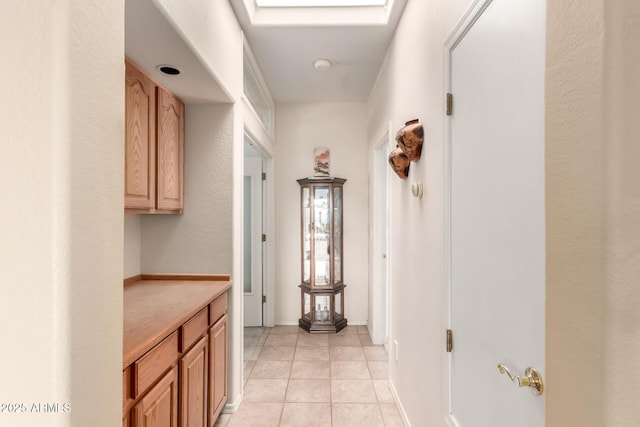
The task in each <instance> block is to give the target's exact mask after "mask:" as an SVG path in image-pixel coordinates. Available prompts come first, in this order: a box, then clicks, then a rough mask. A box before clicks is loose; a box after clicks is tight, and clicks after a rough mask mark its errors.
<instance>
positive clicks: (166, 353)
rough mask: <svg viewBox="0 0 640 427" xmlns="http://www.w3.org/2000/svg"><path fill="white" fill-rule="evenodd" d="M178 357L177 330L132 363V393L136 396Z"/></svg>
mask: <svg viewBox="0 0 640 427" xmlns="http://www.w3.org/2000/svg"><path fill="white" fill-rule="evenodd" d="M177 359H178V332H177V331H176V332H174V333H172V334H171V335H169V336H168V337H167V338H165V340H164V341H162V342H161V343H160V344H158V345H156V346H155V347H154V348H152V349H151V350H149V352H148V353H147V354H145V355H144V356H142V357H141V358H140V359H138V360H137V361H136V362H134V364H133V368H134V369H133V371H134V378H133V393H134V396H133V397H134V398H138V397H139V396H140V395H141V394H142V393H144V391H145V390H146V389H147V388H149V386H150V385H152V384H153V383H154V382H155V381H156V380H157V379H158V378H160V376H161V375H162V374H163V373H164V372H165V371H167V370H168V369H169V368H170V367H171V365H172V364H173V363H174V362H175V361H176V360H177Z"/></svg>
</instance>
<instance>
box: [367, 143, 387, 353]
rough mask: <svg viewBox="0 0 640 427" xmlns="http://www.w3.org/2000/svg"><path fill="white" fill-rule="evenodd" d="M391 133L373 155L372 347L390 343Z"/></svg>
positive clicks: (370, 318)
mask: <svg viewBox="0 0 640 427" xmlns="http://www.w3.org/2000/svg"><path fill="white" fill-rule="evenodd" d="M389 135H391V132H390V131H388V132H386V133H385V135H384V136H383V137H382V139H381V140H380V141H379V142H378V144H376V146H375V148H374V151H373V171H374V173H373V185H372V187H373V193H372V198H373V203H372V206H373V235H372V245H371V248H372V249H371V254H370V259H371V266H372V267H371V277H372V281H371V289H370V295H371V306H370V307H369V333H370V334H371V341H372V342H373V344H377V345H379V344H383V345H384V346H385V348H386V347H387V345H388V341H389V298H390V295H389V251H388V248H389V179H388V175H389V166H388V164H387V156H388V153H389V152H390V149H391V147H392V143H391V141H390V137H389Z"/></svg>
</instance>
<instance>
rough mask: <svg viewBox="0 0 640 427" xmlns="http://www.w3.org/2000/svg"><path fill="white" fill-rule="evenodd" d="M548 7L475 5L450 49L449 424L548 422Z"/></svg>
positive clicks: (527, 2)
mask: <svg viewBox="0 0 640 427" xmlns="http://www.w3.org/2000/svg"><path fill="white" fill-rule="evenodd" d="M544 46H545V2H544V0H519V1H513V0H493V1H486V0H484V1H477V2H476V3H475V4H474V6H472V9H471V10H470V13H469V14H468V15H467V16H466V17H465V18H464V19H463V21H462V22H461V25H460V26H459V27H458V28H457V29H456V31H455V32H454V34H453V35H452V37H451V38H450V39H449V41H448V42H447V48H448V62H447V63H448V67H449V69H448V72H447V75H448V78H449V79H450V80H449V83H450V85H449V87H450V92H451V93H452V94H453V108H452V115H451V117H450V122H449V124H448V125H449V132H450V133H449V136H450V138H449V141H450V145H449V151H448V156H449V159H448V160H449V161H448V165H449V166H448V168H449V170H448V185H447V186H448V191H447V194H448V199H449V203H448V212H447V214H446V215H445V218H446V219H447V221H448V227H447V228H448V230H449V236H448V239H447V242H448V245H449V247H448V261H449V266H448V267H449V268H448V271H449V283H450V303H451V307H450V316H451V317H450V325H451V326H450V327H451V329H452V331H453V351H452V352H451V354H450V389H449V392H450V408H449V410H450V414H449V421H450V423H451V424H453V425H458V426H460V427H512V426H517V427H542V426H544V396H543V395H542V396H540V395H536V394H535V393H534V390H533V388H530V387H522V388H520V387H518V385H517V384H516V383H513V382H512V381H510V379H509V377H508V376H507V375H506V373H505V374H501V373H500V372H499V370H498V364H503V365H505V366H506V367H507V368H508V369H509V370H510V371H511V372H512V374H513V375H514V376H523V375H524V371H525V369H526V368H528V367H533V368H535V369H536V370H538V371H539V372H540V373H541V375H542V378H543V379H544V374H545V366H544V356H545V347H544V339H545V333H544V328H545V323H544V319H545V223H544V219H545V208H544V72H545V68H544V61H545V57H544V55H545V52H544Z"/></svg>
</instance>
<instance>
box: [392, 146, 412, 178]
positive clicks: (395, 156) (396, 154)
mask: <svg viewBox="0 0 640 427" xmlns="http://www.w3.org/2000/svg"><path fill="white" fill-rule="evenodd" d="M389 164H390V165H391V169H393V171H394V172H395V173H396V174H397V175H398V176H399V177H400V179H406V178H407V177H408V176H409V166H411V160H409V157H407V155H406V154H405V153H404V152H403V151H402V149H401V148H396V149H395V150H393V151H392V152H391V154H389Z"/></svg>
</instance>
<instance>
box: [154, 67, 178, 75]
mask: <svg viewBox="0 0 640 427" xmlns="http://www.w3.org/2000/svg"><path fill="white" fill-rule="evenodd" d="M156 69H157V70H158V71H160V72H162V73H165V74H168V75H170V76H177V75H178V74H180V70H179V69H177V68H176V67H174V66H173V65H158V66H157V67H156Z"/></svg>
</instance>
